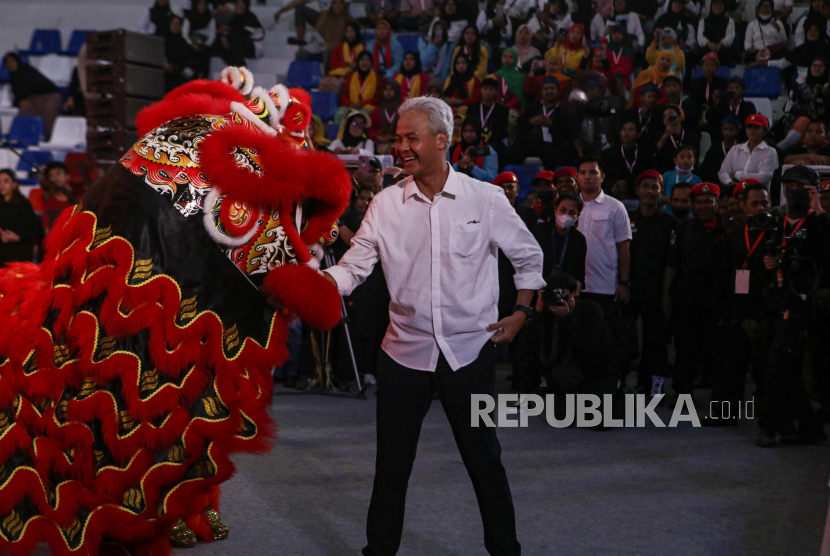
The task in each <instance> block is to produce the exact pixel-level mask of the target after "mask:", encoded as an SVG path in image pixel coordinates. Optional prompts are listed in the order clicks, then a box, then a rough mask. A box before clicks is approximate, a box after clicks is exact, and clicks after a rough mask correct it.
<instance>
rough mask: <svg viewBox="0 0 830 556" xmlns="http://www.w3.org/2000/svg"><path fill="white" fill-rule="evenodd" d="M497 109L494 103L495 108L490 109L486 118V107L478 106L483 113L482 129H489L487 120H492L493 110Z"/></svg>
mask: <svg viewBox="0 0 830 556" xmlns="http://www.w3.org/2000/svg"><path fill="white" fill-rule="evenodd" d="M495 108H496V103H495V102H494V103H493V106H491V107H490V111H489V112H487V117H486V118H485V117H484V105H483V104H479V105H478V109H479V111H480V112H481V129H486V128H487V120H489V119H490V116H491V115H492V114H493V110H495ZM546 115H547V114H546Z"/></svg>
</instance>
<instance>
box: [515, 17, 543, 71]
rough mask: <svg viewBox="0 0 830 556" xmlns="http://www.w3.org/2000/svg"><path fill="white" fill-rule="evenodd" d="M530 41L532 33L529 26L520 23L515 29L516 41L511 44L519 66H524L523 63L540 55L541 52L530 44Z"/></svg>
mask: <svg viewBox="0 0 830 556" xmlns="http://www.w3.org/2000/svg"><path fill="white" fill-rule="evenodd" d="M532 41H533V33H532V32H531V31H530V27H528V26H527V25H520V26H519V28H518V29H516V42H515V44H514V45H513V50H515V51H516V53H517V54H518V55H519V66H520V67H524V65H525V64H526V63H528V62H529V61H531V60H532V59H534V58H536V57H537V56H541V55H542V53H541V52H539V49H537V48H536V47H535V46H532V45H531V44H530V43H531V42H532Z"/></svg>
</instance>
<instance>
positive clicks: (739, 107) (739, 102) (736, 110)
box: [729, 100, 743, 116]
mask: <svg viewBox="0 0 830 556" xmlns="http://www.w3.org/2000/svg"><path fill="white" fill-rule="evenodd" d="M742 102H743V101H742V100H739V101H738V106H736V107H735V110H734V113H735V115H736V116H737V115H738V111H739V110H740V109H741V103H742ZM729 111H730V112H732V111H733V110H732V107H731V106H730V107H729Z"/></svg>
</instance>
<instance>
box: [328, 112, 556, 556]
mask: <svg viewBox="0 0 830 556" xmlns="http://www.w3.org/2000/svg"><path fill="white" fill-rule="evenodd" d="M399 114H400V119H399V120H398V127H397V134H396V140H395V141H396V146H397V151H398V154H399V156H400V157H401V159H402V160H403V161H404V170H405V171H406V172H407V173H408V174H409V175H410V177H409V178H407V179H405V180H403V181H401V182H399V183H397V184H396V185H394V186H392V187H388V188H386V189H385V190H383V192H381V193H380V194H379V195H378V196H377V197H375V199H374V200H373V202H372V204H371V205H370V206H369V210H368V212H367V213H366V216H365V218H364V219H363V223H362V225H361V227H360V230H358V232H357V234H356V235H355V237H354V238H353V239H352V243H351V249H350V250H349V251H348V252H346V254H345V255H344V256H343V258H342V259H341V260H340V262H339V263H338V265H337V266H336V267H333V268H330V269H328V270H326V272H327V273H328V276H329V278H330V279H331V280H332V281H333V282H334V283H335V284H336V285H337V288H338V290H339V291H340V293H341V294H342V295H347V294H349V293H350V292H351V291H352V290H353V289H354V288H355V287H356V286H357V285H359V284H360V283H362V282H363V280H365V279H366V277H367V276H368V275H369V274H370V273H371V271H372V268H373V267H374V265H375V264H377V263H378V262H380V263H381V265H382V266H383V271H384V274H385V276H386V283H387V285H388V287H389V295H390V297H391V300H392V301H391V303H390V305H389V316H390V325H389V329H388V331H387V333H386V337H385V338H384V340H383V345H382V351H381V353H380V356H379V362H378V377H377V380H378V392H377V394H378V400H377V404H378V405H377V437H378V439H377V442H378V446H377V460H376V464H375V483H374V489H373V492H372V502H371V504H370V506H369V515H368V522H367V526H366V534H367V537H368V541H369V542H368V544H367V546H366V547H365V548H364V549H363V554H364V555H365V556H387V555H389V556H391V555H394V554H395V553H397V551H398V548H399V546H400V540H401V533H402V531H403V520H404V506H405V500H406V490H407V483H408V481H409V475H410V473H411V472H412V465H413V462H414V460H415V452H416V450H417V446H418V437H419V435H420V432H421V423H422V421H423V418H424V416H425V415H426V412H427V410H428V409H429V407H430V405H431V403H432V393H433V389H434V390H436V391H437V392H438V395H439V398H440V400H441V404H442V406H443V407H444V411H445V412H446V414H447V418H448V420H449V421H450V426H451V427H452V430H453V434H454V436H455V440H456V444H457V445H458V449H459V451H460V452H461V458H462V460H463V461H464V465H465V466H466V467H467V472H468V473H469V475H470V478H471V479H472V482H473V488H474V490H475V493H476V498H477V500H478V504H479V508H480V511H481V518H482V521H483V524H484V545H485V548H486V549H487V551H488V552H489V553H490V554H492V555H504V556H508V555H509V556H514V555H515V556H517V555H519V554H520V553H521V547H520V545H519V543H518V541H517V540H516V525H515V515H514V511H513V502H512V498H511V495H510V487H509V485H508V482H507V475H506V473H505V471H504V467H503V466H502V463H501V447H500V446H499V442H498V439H497V437H496V431H495V429H492V428H488V427H484V426H481V427H471V425H470V415H471V395H472V394H490V395H493V396H494V395H495V364H494V353H493V344H494V343H506V342H509V341H511V340H512V339H513V337H514V336H515V335H516V333H517V332H518V331H519V329H520V328H521V327H522V326H523V325H524V323H525V321H526V320H527V319H528V318H530V316H531V315H532V312H531V311H530V309H529V308H528V306H529V305H530V302H531V298H532V296H533V293H534V291H536V290H538V289H541V288H543V287H544V286H545V281H544V279H543V278H542V274H541V272H542V250H541V249H540V248H539V245H538V244H537V243H536V240H535V239H534V238H533V236H532V235H531V234H530V232H529V231H528V230H527V227H526V226H525V225H524V224H523V223H522V221H521V219H520V218H519V216H518V215H517V214H516V211H515V210H513V207H511V206H510V203H509V202H508V200H507V197H506V196H505V195H504V192H503V191H502V190H501V188H499V187H497V186H495V185H491V184H486V183H484V182H481V181H478V180H475V179H473V178H470V177H468V176H465V175H463V174H459V173H456V172H455V171H453V169H452V168H451V167H450V166H449V164H448V163H447V162H446V158H447V147H448V145H449V141H450V138H451V137H452V125H453V120H452V118H453V116H452V111H451V110H450V108H449V106H448V105H447V104H446V103H444V102H443V101H441V100H439V99H433V98H427V97H420V98H416V99H411V100H408V101H406V102H405V103H404V104H403V105H402V106H401V108H400V109H399ZM498 249H501V250H502V251H503V252H504V253H505V255H507V257H508V259H510V262H511V263H513V267H514V268H515V270H516V274H515V276H514V281H515V284H516V288H517V289H518V290H519V294H518V299H517V304H516V307H515V310H514V312H513V314H512V315H510V316H508V317H506V318H504V319H502V320H500V321H498V322H496V320H497V318H498V317H497V302H498V295H499V292H498V266H497V261H498V258H497V255H498Z"/></svg>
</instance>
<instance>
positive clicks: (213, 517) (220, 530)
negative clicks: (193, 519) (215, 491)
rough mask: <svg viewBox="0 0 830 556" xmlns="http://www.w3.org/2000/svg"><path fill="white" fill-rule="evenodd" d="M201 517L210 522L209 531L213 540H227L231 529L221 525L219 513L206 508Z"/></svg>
mask: <svg viewBox="0 0 830 556" xmlns="http://www.w3.org/2000/svg"><path fill="white" fill-rule="evenodd" d="M202 515H204V516H205V517H206V518H207V519H208V521H209V522H210V529H211V531H212V532H213V540H215V541H221V540H222V539H227V538H228V534H229V533H230V532H231V528H230V527H228V526H227V525H225V524H224V523H222V518H221V516H220V515H219V512H217V511H216V510H214V509H213V508H208V509H206V510H205V511H203V512H202Z"/></svg>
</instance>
